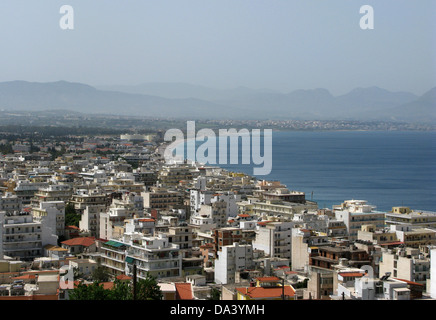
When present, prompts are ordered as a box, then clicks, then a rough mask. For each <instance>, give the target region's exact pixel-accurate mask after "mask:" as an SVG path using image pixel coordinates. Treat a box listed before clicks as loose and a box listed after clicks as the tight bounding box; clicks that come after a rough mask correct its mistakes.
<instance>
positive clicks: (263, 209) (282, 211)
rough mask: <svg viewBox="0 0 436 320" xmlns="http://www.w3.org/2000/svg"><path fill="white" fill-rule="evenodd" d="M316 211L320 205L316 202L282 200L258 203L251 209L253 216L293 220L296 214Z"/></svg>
mask: <svg viewBox="0 0 436 320" xmlns="http://www.w3.org/2000/svg"><path fill="white" fill-rule="evenodd" d="M316 209H318V205H317V204H316V203H315V202H311V201H306V202H305V203H295V202H287V201H281V200H266V201H257V202H254V203H253V206H252V208H251V210H252V212H253V214H254V215H257V216H262V215H269V216H283V217H289V218H290V219H292V218H293V216H294V214H295V213H299V212H303V211H305V210H316Z"/></svg>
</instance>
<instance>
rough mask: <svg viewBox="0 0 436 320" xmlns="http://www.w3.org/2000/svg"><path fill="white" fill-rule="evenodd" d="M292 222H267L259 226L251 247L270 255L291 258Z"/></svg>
mask: <svg viewBox="0 0 436 320" xmlns="http://www.w3.org/2000/svg"><path fill="white" fill-rule="evenodd" d="M293 226H294V223H293V222H268V223H266V224H264V225H263V226H262V227H259V228H258V230H257V233H256V239H255V240H254V241H253V248H254V249H258V250H263V251H264V252H265V254H266V255H269V256H270V257H278V258H286V259H291V241H292V239H291V237H292V228H293Z"/></svg>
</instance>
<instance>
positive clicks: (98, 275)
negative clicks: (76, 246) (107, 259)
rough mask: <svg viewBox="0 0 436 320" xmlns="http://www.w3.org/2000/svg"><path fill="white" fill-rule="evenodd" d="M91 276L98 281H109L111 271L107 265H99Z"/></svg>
mask: <svg viewBox="0 0 436 320" xmlns="http://www.w3.org/2000/svg"><path fill="white" fill-rule="evenodd" d="M91 277H92V279H93V280H94V281H97V282H107V281H109V278H110V276H109V272H108V271H107V270H106V268H105V267H103V266H101V265H98V266H97V268H95V269H94V271H93V272H92V274H91Z"/></svg>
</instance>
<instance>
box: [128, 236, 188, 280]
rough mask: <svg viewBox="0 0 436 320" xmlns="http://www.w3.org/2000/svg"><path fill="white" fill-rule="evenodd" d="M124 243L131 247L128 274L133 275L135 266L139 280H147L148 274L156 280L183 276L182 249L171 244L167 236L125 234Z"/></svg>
mask: <svg viewBox="0 0 436 320" xmlns="http://www.w3.org/2000/svg"><path fill="white" fill-rule="evenodd" d="M122 242H124V243H126V244H128V245H129V247H128V249H127V253H126V274H128V275H133V265H136V270H137V277H138V278H145V277H146V276H147V273H149V274H150V275H152V276H154V277H156V278H166V277H180V276H181V275H182V255H181V254H180V248H179V246H178V245H176V244H172V243H169V239H168V237H167V236H166V235H164V234H159V235H157V236H144V235H143V234H142V233H124V238H123V240H122Z"/></svg>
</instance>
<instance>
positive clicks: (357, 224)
mask: <svg viewBox="0 0 436 320" xmlns="http://www.w3.org/2000/svg"><path fill="white" fill-rule="evenodd" d="M375 208H376V207H375V206H372V205H369V204H368V202H367V201H365V200H346V201H344V202H343V203H342V204H341V205H337V206H333V212H334V214H335V217H336V219H337V220H341V221H344V223H345V225H346V227H347V232H348V239H349V240H356V239H357V233H358V231H359V230H361V229H362V225H367V224H372V225H374V226H375V227H376V228H383V227H384V226H385V212H381V211H376V210H375Z"/></svg>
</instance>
